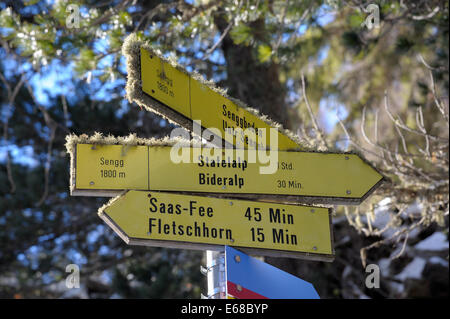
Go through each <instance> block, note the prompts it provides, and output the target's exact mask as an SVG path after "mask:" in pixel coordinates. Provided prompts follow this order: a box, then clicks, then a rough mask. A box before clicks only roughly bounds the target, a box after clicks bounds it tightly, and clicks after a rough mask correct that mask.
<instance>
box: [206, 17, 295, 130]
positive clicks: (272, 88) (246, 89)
mask: <svg viewBox="0 0 450 319" xmlns="http://www.w3.org/2000/svg"><path fill="white" fill-rule="evenodd" d="M214 20H215V24H216V26H217V28H218V29H219V30H220V32H221V33H222V34H223V32H224V30H225V29H226V27H227V25H228V22H227V21H225V20H224V19H223V18H222V17H220V16H216V17H215V19H214ZM252 26H253V27H254V28H256V29H258V30H261V29H262V28H264V21H263V20H257V21H255V22H253V24H252ZM261 32H262V31H261ZM221 47H222V50H223V53H224V56H225V60H226V61H227V63H226V64H227V65H226V69H227V75H228V76H227V80H226V82H225V85H226V86H227V87H228V89H229V90H228V93H229V95H230V96H232V97H235V98H238V99H240V100H241V101H243V102H244V103H246V104H247V105H248V106H250V107H252V108H255V109H258V110H260V111H261V112H262V113H263V114H265V115H267V116H269V117H270V118H271V119H272V120H275V121H277V122H279V123H281V124H283V126H284V127H289V123H288V119H289V117H288V115H287V110H286V106H285V96H286V90H285V89H284V86H283V85H281V83H280V81H279V70H278V65H277V64H275V63H273V62H268V63H264V64H262V63H260V62H259V61H258V58H257V56H256V55H255V53H254V50H253V48H252V47H251V46H244V45H236V44H234V43H233V40H232V39H231V37H230V34H229V33H228V34H227V35H226V36H225V37H224V39H223V41H222V42H221Z"/></svg>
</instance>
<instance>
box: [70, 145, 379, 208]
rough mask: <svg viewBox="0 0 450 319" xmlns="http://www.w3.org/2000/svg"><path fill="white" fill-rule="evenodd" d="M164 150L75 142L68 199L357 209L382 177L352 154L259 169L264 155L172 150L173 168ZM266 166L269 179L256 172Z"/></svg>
mask: <svg viewBox="0 0 450 319" xmlns="http://www.w3.org/2000/svg"><path fill="white" fill-rule="evenodd" d="M203 151H205V149H203ZM241 151H242V150H241ZM172 152H173V149H172V147H170V146H122V145H98V144H97V145H93V144H77V145H76V156H75V157H76V160H75V159H74V158H73V159H72V160H75V163H73V167H74V168H75V174H74V177H73V178H72V187H71V189H72V194H73V195H94V196H95V195H102V194H103V193H104V192H105V194H104V195H107V196H110V195H111V194H118V193H119V192H118V191H120V190H130V189H134V190H156V191H171V192H189V193H192V194H202V193H205V194H206V193H214V194H218V195H231V194H232V195H233V196H234V197H241V198H246V199H258V198H265V199H271V200H274V201H282V202H293V203H308V204H309V203H333V204H337V203H346V204H359V203H360V202H361V201H362V200H364V199H365V198H366V197H367V196H368V195H369V194H370V193H371V191H373V190H374V189H375V188H376V187H377V186H378V185H379V184H380V183H381V181H382V180H383V176H382V175H381V174H379V173H378V172H377V171H376V170H375V169H374V168H372V167H371V166H370V165H369V164H367V163H366V162H365V161H363V160H362V159H361V158H360V157H359V156H358V155H356V154H339V153H314V152H283V151H280V152H275V151H273V153H272V156H273V157H272V158H269V160H268V161H267V162H266V163H264V164H263V163H262V159H263V158H264V154H266V153H265V152H256V153H255V156H254V159H255V160H254V161H253V160H251V158H249V157H248V156H246V155H248V153H240V154H239V152H237V151H232V150H223V152H224V153H223V154H219V155H222V156H220V157H215V156H208V154H207V153H208V152H206V153H202V150H201V149H198V148H189V147H186V148H180V149H179V151H178V152H176V153H177V154H182V153H184V154H188V157H187V158H185V159H187V160H188V162H187V163H185V162H180V163H175V162H174V158H176V154H175V155H174V154H171V153H172ZM230 152H231V153H230ZM263 153H264V154H263ZM205 154H206V155H205ZM275 155H276V156H275ZM269 167H272V168H273V170H272V171H273V173H272V174H262V173H261V169H263V168H265V169H267V170H268V171H269V172H270V170H269V169H268V168H269Z"/></svg>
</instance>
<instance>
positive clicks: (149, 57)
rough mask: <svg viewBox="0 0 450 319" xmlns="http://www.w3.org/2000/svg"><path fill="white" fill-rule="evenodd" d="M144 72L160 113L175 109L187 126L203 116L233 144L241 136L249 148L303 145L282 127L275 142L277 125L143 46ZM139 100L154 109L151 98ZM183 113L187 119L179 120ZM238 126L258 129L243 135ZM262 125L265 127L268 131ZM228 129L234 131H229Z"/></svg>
mask: <svg viewBox="0 0 450 319" xmlns="http://www.w3.org/2000/svg"><path fill="white" fill-rule="evenodd" d="M140 75H141V81H142V92H144V93H145V94H147V95H148V96H150V97H151V99H154V100H156V101H157V102H159V103H161V105H159V107H158V110H157V111H158V112H159V113H164V107H167V108H169V109H171V110H173V111H175V113H172V114H170V115H169V117H170V119H171V120H173V121H175V122H177V123H178V124H179V125H182V126H186V121H185V119H186V118H187V119H190V120H199V121H200V122H201V126H202V127H203V128H216V129H218V130H219V131H220V133H221V134H220V136H219V138H221V139H224V140H225V141H227V142H228V143H230V144H231V145H236V139H237V142H238V143H241V144H240V145H242V146H243V147H245V148H247V147H249V146H250V147H251V148H255V147H256V146H258V145H260V147H261V149H265V148H266V147H269V148H270V147H271V146H273V147H272V149H278V150H292V149H299V145H298V144H297V143H296V142H294V141H293V140H292V138H290V137H288V136H287V135H286V134H283V133H281V132H280V131H278V132H277V134H276V137H277V143H278V145H274V143H273V140H271V138H270V128H273V127H274V126H273V125H269V124H268V123H266V122H265V121H263V120H262V119H261V118H260V117H258V116H256V115H255V114H253V113H251V112H249V111H248V110H247V109H245V108H244V107H242V106H239V105H237V104H236V102H233V101H232V100H230V99H229V98H227V97H225V96H224V95H223V94H221V93H220V92H218V91H216V90H213V89H212V88H210V87H209V86H208V85H206V84H205V83H202V82H200V81H199V80H196V79H194V78H192V77H191V76H189V75H188V74H187V73H186V72H182V71H181V70H179V69H177V68H175V67H174V66H172V65H171V64H169V63H167V62H165V61H163V60H162V59H161V58H160V57H158V56H157V55H156V54H154V53H153V52H149V51H148V50H147V49H144V48H143V47H141V48H140ZM137 102H140V103H141V104H144V105H146V106H148V107H150V108H151V109H152V107H151V106H152V105H148V104H153V101H152V100H149V101H148V102H149V103H145V102H143V101H137ZM161 106H162V108H161ZM179 115H181V117H183V118H184V119H183V120H179ZM236 128H237V129H240V130H245V129H247V128H252V129H254V130H255V136H254V137H249V136H245V137H243V134H242V132H241V131H240V130H235V129H236ZM188 129H191V127H188ZM261 129H264V130H265V131H264V133H263V130H261ZM227 130H228V133H230V132H231V133H230V134H225V132H226V131H227ZM211 133H214V132H213V131H211ZM215 135H217V134H215Z"/></svg>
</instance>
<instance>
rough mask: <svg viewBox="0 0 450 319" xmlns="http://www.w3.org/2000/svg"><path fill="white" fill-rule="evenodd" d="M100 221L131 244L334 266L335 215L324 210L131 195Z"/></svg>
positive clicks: (109, 208) (105, 210)
mask: <svg viewBox="0 0 450 319" xmlns="http://www.w3.org/2000/svg"><path fill="white" fill-rule="evenodd" d="M99 216H100V217H101V218H102V219H103V220H104V221H105V222H106V223H107V224H108V225H109V226H111V228H112V229H113V230H114V231H115V232H116V233H117V234H118V235H119V236H120V237H121V238H122V239H123V240H124V241H125V242H126V243H128V244H130V245H146V246H158V247H173V248H190V249H209V250H220V249H223V246H224V245H232V246H236V247H241V248H242V249H243V250H244V251H246V252H248V253H255V254H259V255H266V256H278V257H282V256H284V257H293V258H303V259H313V260H322V261H332V260H333V258H334V256H333V245H332V234H331V225H330V224H331V211H330V210H329V209H327V208H322V207H308V206H298V205H282V204H274V203H262V202H253V201H246V200H235V199H220V198H210V197H204V196H190V195H179V194H173V193H164V192H144V191H129V192H127V193H126V194H125V195H122V196H119V197H117V198H115V199H113V200H112V201H111V202H110V203H109V204H107V205H106V206H104V207H102V208H101V209H100V211H99Z"/></svg>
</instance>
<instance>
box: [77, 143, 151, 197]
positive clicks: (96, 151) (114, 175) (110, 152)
mask: <svg viewBox="0 0 450 319" xmlns="http://www.w3.org/2000/svg"><path fill="white" fill-rule="evenodd" d="M75 178H76V188H77V189H92V190H96V189H128V188H132V189H148V147H147V146H122V145H91V144H77V149H76V177H75Z"/></svg>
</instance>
